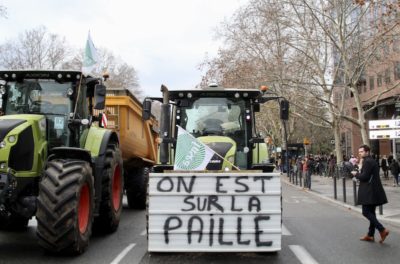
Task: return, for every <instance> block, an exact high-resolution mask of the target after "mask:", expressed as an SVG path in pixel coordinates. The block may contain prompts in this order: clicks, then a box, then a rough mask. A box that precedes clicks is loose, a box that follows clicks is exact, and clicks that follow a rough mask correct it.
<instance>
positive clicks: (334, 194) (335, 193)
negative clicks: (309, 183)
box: [333, 176, 337, 200]
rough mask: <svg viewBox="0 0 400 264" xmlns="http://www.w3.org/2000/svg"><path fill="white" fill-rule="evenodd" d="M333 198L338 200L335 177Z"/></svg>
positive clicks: (334, 178)
mask: <svg viewBox="0 0 400 264" xmlns="http://www.w3.org/2000/svg"><path fill="white" fill-rule="evenodd" d="M333 197H334V198H335V200H337V178H336V177H335V176H333Z"/></svg>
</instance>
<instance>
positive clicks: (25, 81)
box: [0, 71, 104, 149]
mask: <svg viewBox="0 0 400 264" xmlns="http://www.w3.org/2000/svg"><path fill="white" fill-rule="evenodd" d="M100 82H101V80H99V79H95V78H91V77H84V76H82V73H81V72H78V71H1V72H0V110H1V112H2V114H3V115H6V116H14V115H21V114H34V115H42V116H45V121H46V122H45V125H46V126H45V128H46V139H47V141H48V147H49V149H52V148H54V147H60V146H73V147H79V136H80V135H81V134H82V131H83V130H84V129H85V128H87V125H88V122H87V121H83V123H85V124H79V123H81V122H77V120H84V119H86V120H87V118H88V117H89V116H90V115H91V114H92V113H90V112H89V111H90V109H91V108H92V107H90V106H89V104H91V102H92V100H91V99H92V97H93V95H94V90H95V86H96V85H99V83H100ZM103 101H104V100H103ZM76 124H77V125H76Z"/></svg>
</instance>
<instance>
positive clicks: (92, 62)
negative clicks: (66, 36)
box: [82, 32, 98, 75]
mask: <svg viewBox="0 0 400 264" xmlns="http://www.w3.org/2000/svg"><path fill="white" fill-rule="evenodd" d="M97 62H98V56H97V50H96V48H95V46H94V44H93V41H92V38H91V37H90V32H89V34H88V39H87V41H86V47H85V54H84V56H83V63H82V73H83V74H85V75H87V74H90V73H91V72H92V70H93V69H94V67H95V66H96V64H97Z"/></svg>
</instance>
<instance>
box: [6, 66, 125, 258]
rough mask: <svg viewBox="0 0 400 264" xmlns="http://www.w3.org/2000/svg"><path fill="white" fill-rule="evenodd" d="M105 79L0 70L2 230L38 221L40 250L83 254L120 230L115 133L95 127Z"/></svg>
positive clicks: (119, 179)
mask: <svg viewBox="0 0 400 264" xmlns="http://www.w3.org/2000/svg"><path fill="white" fill-rule="evenodd" d="M105 95H106V87H105V85H103V82H102V78H93V77H91V76H84V75H83V74H82V73H81V72H79V71H0V111H1V114H2V116H0V177H1V178H0V228H1V229H3V230H11V229H23V228H26V227H27V225H28V221H29V219H31V218H32V217H34V216H36V220H37V237H38V241H39V244H40V245H41V246H42V247H43V248H44V249H45V250H46V251H50V252H56V253H70V254H80V253H82V252H84V251H85V249H86V248H87V246H88V243H89V238H90V236H91V234H92V229H93V230H95V231H96V230H98V231H101V232H113V231H115V230H116V229H117V228H118V225H119V221H120V216H121V210H122V195H123V175H122V174H123V169H122V168H123V167H122V159H121V153H120V150H119V140H118V136H117V134H116V133H115V132H112V131H110V130H107V129H104V128H102V127H99V126H95V125H94V123H93V122H94V121H96V120H98V119H99V118H98V117H95V116H93V109H103V108H104V105H105Z"/></svg>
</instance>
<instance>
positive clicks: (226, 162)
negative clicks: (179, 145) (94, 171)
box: [197, 136, 236, 170]
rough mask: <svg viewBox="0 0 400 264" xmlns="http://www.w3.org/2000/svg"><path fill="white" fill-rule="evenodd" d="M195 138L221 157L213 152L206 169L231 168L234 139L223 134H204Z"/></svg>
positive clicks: (234, 151) (233, 155) (233, 158)
mask: <svg viewBox="0 0 400 264" xmlns="http://www.w3.org/2000/svg"><path fill="white" fill-rule="evenodd" d="M197 139H198V140H199V141H201V142H202V143H204V144H206V145H207V146H208V147H209V148H211V149H212V150H214V151H215V152H216V153H218V154H219V155H220V156H221V157H223V159H222V158H221V157H220V156H218V155H216V154H214V156H213V157H212V158H211V160H210V162H209V163H208V165H207V167H206V169H207V170H224V169H225V168H228V169H229V170H231V169H232V164H234V162H235V153H236V142H235V141H234V140H232V139H231V138H230V137H223V136H204V137H198V138H197ZM230 163H232V164H230Z"/></svg>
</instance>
